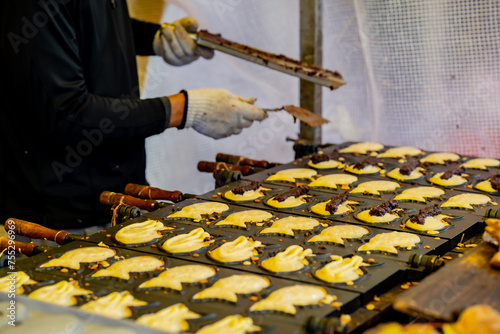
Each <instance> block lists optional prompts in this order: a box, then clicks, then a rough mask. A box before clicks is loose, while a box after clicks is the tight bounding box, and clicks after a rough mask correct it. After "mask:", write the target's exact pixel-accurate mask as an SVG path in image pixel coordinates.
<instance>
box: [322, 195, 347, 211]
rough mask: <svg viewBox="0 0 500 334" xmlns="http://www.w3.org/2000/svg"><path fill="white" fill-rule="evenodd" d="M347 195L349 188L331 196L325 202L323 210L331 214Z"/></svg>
mask: <svg viewBox="0 0 500 334" xmlns="http://www.w3.org/2000/svg"><path fill="white" fill-rule="evenodd" d="M348 197H349V190H346V191H344V192H343V193H341V194H338V195H337V196H333V197H332V198H331V199H330V201H328V203H326V206H325V210H326V211H328V212H330V213H331V214H333V213H334V212H335V211H337V210H338V208H339V206H340V205H341V204H342V203H344V202H345V201H347V198H348Z"/></svg>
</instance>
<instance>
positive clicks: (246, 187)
mask: <svg viewBox="0 0 500 334" xmlns="http://www.w3.org/2000/svg"><path fill="white" fill-rule="evenodd" d="M263 183H264V181H252V183H250V184H242V185H239V186H237V187H235V188H234V189H233V190H232V192H233V194H235V195H243V194H244V193H246V192H247V191H250V190H257V189H259V188H260V187H261V186H262V184H263Z"/></svg>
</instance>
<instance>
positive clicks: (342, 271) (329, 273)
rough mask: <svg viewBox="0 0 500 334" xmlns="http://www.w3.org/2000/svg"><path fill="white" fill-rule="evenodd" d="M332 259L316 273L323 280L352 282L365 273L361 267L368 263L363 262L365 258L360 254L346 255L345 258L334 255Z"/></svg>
mask: <svg viewBox="0 0 500 334" xmlns="http://www.w3.org/2000/svg"><path fill="white" fill-rule="evenodd" d="M331 259H332V261H331V262H329V263H327V264H326V265H325V266H323V267H322V268H321V269H319V270H317V271H316V272H315V273H314V274H315V275H316V277H317V278H319V279H320V280H322V281H325V282H328V283H350V284H352V283H353V282H354V281H355V280H357V279H359V278H360V277H361V276H363V275H364V272H363V270H361V267H363V266H366V265H367V264H366V263H364V262H363V258H362V257H361V256H359V255H354V256H352V257H346V258H345V259H344V258H342V256H338V255H332V256H331Z"/></svg>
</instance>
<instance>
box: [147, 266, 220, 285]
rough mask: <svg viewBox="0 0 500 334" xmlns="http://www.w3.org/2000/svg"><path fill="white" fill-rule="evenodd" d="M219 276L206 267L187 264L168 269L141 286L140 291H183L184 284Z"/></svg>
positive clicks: (212, 269)
mask: <svg viewBox="0 0 500 334" xmlns="http://www.w3.org/2000/svg"><path fill="white" fill-rule="evenodd" d="M216 274H217V271H216V270H215V269H214V268H212V267H210V266H206V265H201V264H187V265H183V266H178V267H173V268H167V269H166V270H165V271H164V272H162V273H161V274H160V275H158V276H157V277H154V278H152V279H150V280H148V281H146V282H144V283H142V284H141V285H139V288H140V289H147V288H167V289H172V290H177V291H182V289H183V288H182V284H183V283H187V284H193V283H198V282H201V281H204V280H207V279H209V278H211V277H213V276H215V275H216Z"/></svg>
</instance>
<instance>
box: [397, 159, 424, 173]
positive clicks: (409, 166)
mask: <svg viewBox="0 0 500 334" xmlns="http://www.w3.org/2000/svg"><path fill="white" fill-rule="evenodd" d="M419 166H420V161H418V160H417V159H409V160H408V161H407V162H406V163H405V164H404V165H403V166H401V167H400V168H399V172H400V173H401V175H407V176H408V175H410V174H411V172H413V171H414V170H415V168H417V167H419Z"/></svg>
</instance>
